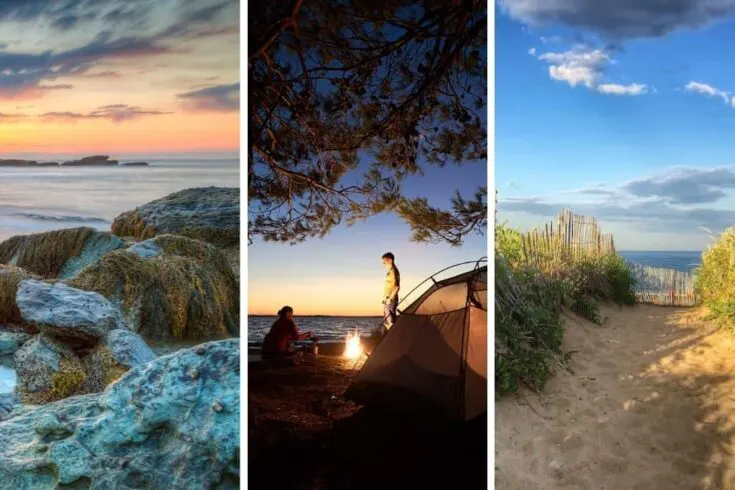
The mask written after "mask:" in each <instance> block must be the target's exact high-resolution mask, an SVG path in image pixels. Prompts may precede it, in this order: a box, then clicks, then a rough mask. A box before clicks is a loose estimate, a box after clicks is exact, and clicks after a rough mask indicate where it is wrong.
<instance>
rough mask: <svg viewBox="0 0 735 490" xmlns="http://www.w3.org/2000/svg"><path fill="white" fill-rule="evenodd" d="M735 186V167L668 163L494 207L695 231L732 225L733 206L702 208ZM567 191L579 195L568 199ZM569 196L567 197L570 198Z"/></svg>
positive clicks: (502, 202)
mask: <svg viewBox="0 0 735 490" xmlns="http://www.w3.org/2000/svg"><path fill="white" fill-rule="evenodd" d="M733 190H735V167H713V168H691V167H672V168H669V169H667V170H666V171H664V172H661V173H659V174H656V175H652V176H646V177H641V178H638V179H634V180H631V181H629V182H625V183H623V184H620V185H617V186H611V187H604V186H600V185H594V186H588V187H583V188H580V189H573V190H569V191H563V192H561V193H559V195H556V196H547V197H538V196H531V197H522V198H514V199H504V200H501V202H500V203H499V209H500V210H501V211H505V212H522V213H526V214H531V215H535V216H543V217H549V216H554V215H555V214H557V213H558V212H559V211H560V210H561V209H563V208H565V207H571V208H572V210H573V211H575V212H578V213H581V214H587V215H592V216H596V217H598V218H600V219H606V220H610V221H626V222H629V223H631V224H635V225H636V226H640V227H642V229H645V230H647V231H656V230H658V231H677V230H678V231H682V232H685V231H687V230H688V231H694V230H696V229H698V228H700V227H706V228H709V229H719V230H721V229H723V228H725V227H728V226H732V225H735V210H729V209H713V208H707V207H703V205H712V204H715V203H718V202H719V201H721V200H723V199H725V198H726V197H728V196H729V195H731V193H733ZM570 195H577V196H579V198H577V199H570V197H568V196H570ZM570 201H571V202H570Z"/></svg>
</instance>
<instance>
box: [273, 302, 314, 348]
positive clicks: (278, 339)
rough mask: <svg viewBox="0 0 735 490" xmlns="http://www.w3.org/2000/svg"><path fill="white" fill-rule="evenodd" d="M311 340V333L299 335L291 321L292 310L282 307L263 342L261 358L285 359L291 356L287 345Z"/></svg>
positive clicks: (288, 307)
mask: <svg viewBox="0 0 735 490" xmlns="http://www.w3.org/2000/svg"><path fill="white" fill-rule="evenodd" d="M309 338H311V339H313V340H315V338H314V337H312V335H311V332H304V333H300V332H299V329H298V327H297V326H296V324H295V323H294V321H293V308H291V307H290V306H284V307H283V308H281V309H280V311H279V312H278V320H276V321H275V323H274V324H273V326H272V327H271V329H270V332H268V334H267V335H266V336H265V340H264V341H263V358H264V359H268V358H274V357H286V356H289V355H291V352H290V351H289V344H290V343H291V342H296V341H299V340H306V339H309Z"/></svg>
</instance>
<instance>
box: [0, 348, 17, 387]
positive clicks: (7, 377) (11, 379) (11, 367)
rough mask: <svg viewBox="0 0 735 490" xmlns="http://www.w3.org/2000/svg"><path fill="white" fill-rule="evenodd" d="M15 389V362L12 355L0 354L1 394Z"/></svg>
mask: <svg viewBox="0 0 735 490" xmlns="http://www.w3.org/2000/svg"><path fill="white" fill-rule="evenodd" d="M14 390H15V364H14V363H13V357H12V356H0V395H2V394H3V393H12V392H13V391H14Z"/></svg>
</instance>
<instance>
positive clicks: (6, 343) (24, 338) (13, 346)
mask: <svg viewBox="0 0 735 490" xmlns="http://www.w3.org/2000/svg"><path fill="white" fill-rule="evenodd" d="M30 339H31V336H30V335H28V334H26V333H20V332H2V331H0V356H7V355H11V354H15V351H17V350H18V349H20V347H21V346H22V345H23V344H25V343H26V342H28V341H29V340H30Z"/></svg>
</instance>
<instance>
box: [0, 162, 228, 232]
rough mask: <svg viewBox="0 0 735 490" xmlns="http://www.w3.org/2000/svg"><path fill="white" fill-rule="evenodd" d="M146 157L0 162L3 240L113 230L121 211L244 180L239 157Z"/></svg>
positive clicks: (0, 228) (0, 211)
mask: <svg viewBox="0 0 735 490" xmlns="http://www.w3.org/2000/svg"><path fill="white" fill-rule="evenodd" d="M140 160H141V159H137V161H140ZM142 160H145V161H147V162H149V163H150V166H149V167H42V168H37V169H26V168H17V167H0V181H2V191H0V240H4V239H6V238H8V237H10V236H12V235H17V234H27V233H37V232H42V231H48V230H55V229H60V228H72V227H77V226H91V227H94V228H97V229H100V230H109V228H110V224H111V223H112V220H113V219H115V217H116V216H117V215H118V214H120V213H122V212H123V211H127V210H130V209H133V208H135V207H137V206H140V205H141V204H145V203H147V202H149V201H152V200H154V199H159V198H161V197H164V196H166V195H168V194H170V193H172V192H176V191H180V190H182V189H186V188H189V187H206V186H226V187H239V185H240V168H239V167H240V165H239V161H238V160H236V159H230V160H211V159H210V160H203V159H183V158H182V159H179V160H174V159H169V160H152V159H145V158H143V159H142ZM128 161H133V160H125V159H121V162H128Z"/></svg>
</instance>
